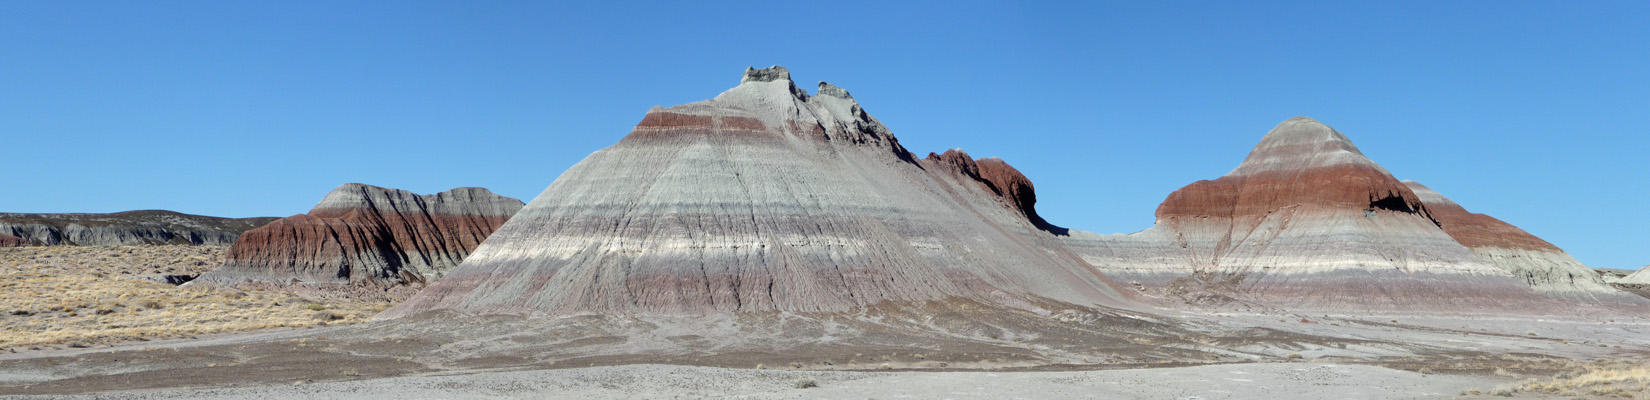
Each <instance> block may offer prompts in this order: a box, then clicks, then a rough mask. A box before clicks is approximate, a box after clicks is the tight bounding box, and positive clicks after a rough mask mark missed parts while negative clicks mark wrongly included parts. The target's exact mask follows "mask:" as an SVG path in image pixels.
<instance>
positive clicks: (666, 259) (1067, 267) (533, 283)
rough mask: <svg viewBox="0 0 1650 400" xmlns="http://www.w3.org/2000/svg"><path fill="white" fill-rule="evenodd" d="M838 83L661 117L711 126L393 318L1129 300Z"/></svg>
mask: <svg viewBox="0 0 1650 400" xmlns="http://www.w3.org/2000/svg"><path fill="white" fill-rule="evenodd" d="M821 88H822V89H821V91H822V92H823V93H825V95H821V96H809V95H807V94H806V92H802V91H801V90H799V89H796V88H795V86H794V84H793V83H792V82H791V81H790V80H789V74H788V73H787V72H785V71H784V70H783V68H779V67H776V68H771V69H764V70H752V71H748V72H747V74H746V77H745V78H744V79H743V80H742V82H741V83H740V85H739V86H737V87H735V88H733V89H730V90H728V91H727V92H724V93H722V94H721V95H719V96H717V97H716V98H715V99H712V100H707V101H701V102H697V103H690V104H685V105H680V106H675V107H670V108H655V109H654V110H652V111H650V118H654V117H657V118H665V117H670V118H684V119H690V118H705V119H706V120H708V121H710V126H695V125H692V124H684V125H682V126H664V127H657V126H638V127H637V129H636V131H634V132H633V133H632V134H631V135H629V136H628V137H626V138H625V139H624V140H622V141H620V143H619V144H616V145H614V146H612V147H610V148H607V149H603V150H600V151H597V152H595V153H594V154H591V155H590V156H589V157H587V158H586V159H585V160H583V161H581V162H580V163H578V164H577V165H575V166H573V167H572V168H570V169H568V170H567V171H566V172H565V173H563V174H562V175H561V176H560V177H558V178H557V179H556V180H555V181H554V182H553V183H552V184H551V185H550V186H549V187H548V188H546V189H545V191H544V192H543V193H541V194H540V195H539V196H538V197H537V198H535V199H534V200H533V201H532V202H531V203H529V204H528V205H527V207H526V208H523V209H522V211H521V212H520V213H519V214H517V215H516V216H515V217H514V218H513V219H511V220H510V222H508V223H506V224H505V225H504V226H502V227H501V228H500V229H499V231H498V232H497V233H495V234H494V235H493V236H492V237H490V238H489V239H488V240H487V241H486V243H484V244H483V245H482V246H480V247H479V248H478V249H477V250H476V252H475V254H473V255H472V256H471V257H470V258H468V259H466V260H465V262H464V265H462V266H460V267H459V268H458V269H456V270H455V271H454V272H453V273H452V274H451V275H449V276H448V277H446V278H444V279H443V280H442V281H439V282H437V283H436V284H434V285H432V286H431V287H430V288H427V289H425V290H424V291H423V292H422V293H420V294H419V295H418V296H417V297H415V298H413V299H411V300H409V302H407V303H405V304H403V305H402V306H399V307H397V308H396V309H392V310H391V311H390V312H387V313H386V314H385V315H386V316H387V317H396V316H401V315H406V314H409V313H413V312H418V311H423V310H429V309H442V308H451V309H456V310H459V311H466V312H509V313H529V314H537V313H549V314H558V313H576V312H586V311H589V312H602V313H619V314H624V313H633V312H636V313H651V312H664V313H679V312H685V313H694V312H701V311H712V310H713V311H766V310H783V311H802V312H812V311H821V312H838V311H847V310H852V309H854V308H856V307H863V306H869V305H873V304H877V303H880V302H882V301H889V300H892V301H919V302H920V301H928V300H943V299H948V298H967V299H972V300H974V301H981V302H986V303H996V304H1000V305H1006V306H1009V307H1013V308H1023V309H1036V308H1037V307H1036V306H1035V305H1034V304H1033V303H1034V302H1035V299H1037V298H1046V299H1053V300H1057V301H1063V302H1068V303H1074V304H1080V305H1101V304H1106V305H1121V304H1124V302H1123V301H1122V300H1121V295H1119V294H1118V293H1116V291H1115V290H1114V289H1113V286H1112V285H1111V284H1109V283H1108V282H1106V280H1105V278H1103V277H1102V276H1100V274H1098V273H1097V272H1096V271H1094V270H1092V269H1091V268H1089V267H1088V266H1087V265H1086V264H1084V263H1082V262H1081V261H1079V260H1077V259H1076V257H1074V256H1071V255H1070V254H1069V253H1066V252H1064V251H1063V249H1060V246H1059V244H1058V243H1056V242H1055V241H1054V240H1053V239H1052V238H1050V237H1048V236H1047V235H1045V234H1042V232H1041V231H1037V230H1036V229H1035V228H1033V227H1032V226H1031V225H1030V224H1029V223H1028V222H1026V220H1025V218H1024V217H1023V216H1020V215H1018V214H1016V213H1015V212H1014V211H1012V210H1010V209H1008V208H1007V207H1004V206H1003V205H1002V204H1000V203H998V202H997V201H996V200H995V197H994V195H993V194H991V193H988V192H986V191H985V190H984V188H983V187H982V186H980V185H979V184H978V183H976V182H972V181H970V182H963V181H960V180H958V177H959V176H960V175H958V174H956V173H955V172H954V171H947V170H943V169H941V168H936V167H937V166H936V165H934V164H928V163H924V162H919V161H917V160H915V159H914V157H913V156H912V155H911V154H910V153H909V152H907V151H906V150H905V149H904V148H903V147H900V146H899V145H898V143H897V141H895V139H894V138H893V136H892V134H891V133H890V132H889V131H888V130H887V128H885V127H883V126H882V124H881V123H880V122H878V121H876V119H874V118H872V117H870V116H869V115H867V114H865V113H864V111H863V110H861V109H860V107H859V105H858V104H857V103H855V102H854V100H853V99H852V98H851V97H849V96H848V95H847V93H846V91H844V90H841V89H840V88H835V87H834V86H830V85H828V84H824V83H821ZM752 118H754V119H756V120H758V121H760V124H757V125H759V126H752V124H751V123H750V122H749V121H750V119H752Z"/></svg>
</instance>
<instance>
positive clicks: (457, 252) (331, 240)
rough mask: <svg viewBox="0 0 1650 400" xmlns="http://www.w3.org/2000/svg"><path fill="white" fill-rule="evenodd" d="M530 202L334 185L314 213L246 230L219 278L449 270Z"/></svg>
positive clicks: (354, 278)
mask: <svg viewBox="0 0 1650 400" xmlns="http://www.w3.org/2000/svg"><path fill="white" fill-rule="evenodd" d="M521 207H522V202H521V200H517V199H513V198H509V197H504V196H500V195H497V194H493V193H492V192H490V191H488V190H487V189H482V188H458V189H453V190H449V191H445V192H441V193H437V194H432V195H424V196H420V195H417V194H414V193H412V192H408V191H405V190H399V189H389V188H382V187H377V186H370V185H362V184H358V183H351V184H346V185H343V186H339V187H338V188H337V189H333V191H332V192H331V193H328V194H327V196H326V197H325V198H323V199H322V200H321V202H320V204H317V205H316V206H315V208H313V209H311V210H310V211H309V213H308V214H299V215H294V216H291V217H287V218H283V219H281V220H279V221H275V222H273V223H270V224H269V225H266V226H264V227H261V228H258V229H254V230H251V231H248V232H246V233H245V234H243V235H242V236H241V239H240V241H237V242H235V245H234V246H232V247H230V249H229V255H228V257H227V258H228V260H227V261H225V262H224V265H223V266H222V267H220V268H218V269H215V270H213V271H211V272H208V273H206V274H202V275H201V277H200V278H199V279H200V280H202V281H207V282H216V283H240V282H248V281H250V282H275V283H297V282H302V283H328V284H339V283H366V284H404V283H412V282H424V281H427V280H430V279H435V278H439V277H441V276H442V275H443V274H445V273H446V272H447V271H449V270H451V269H452V268H453V267H454V266H456V265H458V264H459V262H461V261H462V260H463V259H464V257H465V256H468V255H469V254H470V252H471V251H473V250H474V249H475V248H476V246H478V245H480V244H481V242H482V241H483V240H486V239H487V236H488V235H490V234H492V233H493V231H495V230H497V229H498V228H499V226H501V225H503V224H504V223H505V221H508V220H509V219H510V216H512V215H514V214H515V213H516V211H517V210H520V209H521Z"/></svg>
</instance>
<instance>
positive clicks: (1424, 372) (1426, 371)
mask: <svg viewBox="0 0 1650 400" xmlns="http://www.w3.org/2000/svg"><path fill="white" fill-rule="evenodd" d="M1415 372H1420V373H1421V375H1432V373H1433V372H1432V368H1425V367H1422V368H1421V370H1420V371H1415Z"/></svg>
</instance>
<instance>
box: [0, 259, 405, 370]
mask: <svg viewBox="0 0 1650 400" xmlns="http://www.w3.org/2000/svg"><path fill="white" fill-rule="evenodd" d="M225 250H227V248H226V247H220V246H118V247H79V246H51V247H23V248H6V249H0V266H4V265H10V267H0V314H3V315H5V318H0V351H17V350H20V349H24V350H26V349H38V348H54V347H67V346H93V345H107V344H114V343H119V342H128V341H143V340H154V339H169V338H186V337H192V336H195V335H202V334H213V333H225V332H238V331H249V330H258V329H269V328H283V327H304V326H312V325H322V324H335V323H357V322H363V321H366V320H367V319H369V318H371V317H372V315H374V314H377V313H378V312H379V311H383V310H384V309H386V308H389V306H390V305H391V304H390V303H387V302H382V301H377V302H369V301H356V302H351V301H348V300H342V301H332V300H329V301H328V303H327V305H325V306H322V305H321V304H316V303H317V302H315V301H308V300H307V299H303V298H297V297H293V295H292V294H290V293H285V292H275V291H259V290H254V291H247V292H241V291H236V290H225V289H209V288H197V287H180V286H173V285H170V284H166V283H160V282H152V281H147V280H142V279H136V278H137V277H139V276H143V275H159V274H174V275H196V274H200V273H202V272H206V271H208V270H210V269H212V268H213V267H215V266H217V265H220V264H222V261H223V253H224V252H225ZM116 255H118V257H116ZM315 307H318V308H321V309H324V310H326V311H318V310H315V309H314V308H315ZM320 314H325V315H320Z"/></svg>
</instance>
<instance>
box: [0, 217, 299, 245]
mask: <svg viewBox="0 0 1650 400" xmlns="http://www.w3.org/2000/svg"><path fill="white" fill-rule="evenodd" d="M274 220H276V218H273V217H260V218H218V217H207V216H200V215H190V214H183V213H178V212H172V211H165V210H141V211H126V212H118V213H111V214H15V213H0V246H5V245H7V243H16V244H15V245H44V246H57V245H79V246H122V245H142V244H185V245H217V246H227V245H229V244H231V243H235V239H236V238H237V237H239V236H240V234H241V232H245V231H247V230H249V229H252V228H257V227H259V226H263V225H264V224H267V223H269V222H270V221H274ZM8 237H9V238H14V239H8ZM19 241H20V242H21V243H19Z"/></svg>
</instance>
